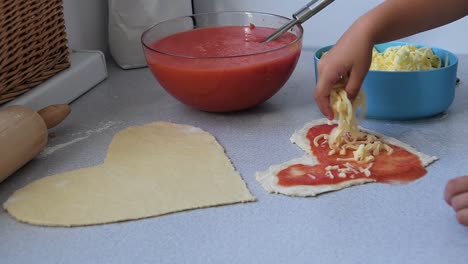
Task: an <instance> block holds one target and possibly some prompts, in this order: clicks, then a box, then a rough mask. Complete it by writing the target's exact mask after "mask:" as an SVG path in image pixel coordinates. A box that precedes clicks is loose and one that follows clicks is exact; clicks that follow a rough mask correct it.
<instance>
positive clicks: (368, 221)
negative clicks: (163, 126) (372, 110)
mask: <svg viewBox="0 0 468 264" xmlns="http://www.w3.org/2000/svg"><path fill="white" fill-rule="evenodd" d="M467 64H468V56H462V57H461V58H460V65H459V72H458V76H459V77H460V79H461V83H460V85H459V86H458V87H457V88H456V89H457V91H456V98H455V101H454V103H453V105H452V106H451V107H450V109H449V111H448V112H447V113H446V114H443V115H439V116H437V117H433V118H429V119H424V120H419V121H412V122H388V121H378V120H365V121H364V122H362V123H361V125H362V126H364V127H366V128H369V129H372V130H376V131H378V132H380V133H384V134H386V135H388V136H392V137H395V138H397V139H399V140H401V141H403V142H405V143H408V144H410V145H413V146H414V147H416V148H417V149H418V150H420V151H422V152H424V153H426V154H429V155H434V156H437V157H439V158H440V160H438V161H437V162H435V163H434V164H432V165H431V166H429V167H428V173H427V175H426V176H425V177H423V178H422V179H420V180H417V181H415V182H412V183H410V184H407V185H401V186H393V185H385V184H367V185H362V186H357V187H352V188H348V189H344V190H342V191H338V192H332V193H328V194H324V195H321V196H319V197H316V198H292V197H287V196H283V195H275V194H269V193H267V192H265V191H264V190H263V189H262V187H261V186H260V185H259V184H258V183H257V182H256V180H255V172H256V171H260V170H265V169H266V168H268V166H269V165H272V164H278V163H281V162H283V161H287V160H290V159H292V158H295V157H299V156H300V155H302V154H303V152H302V151H301V150H300V149H299V148H298V147H296V146H295V145H293V144H291V143H290V141H289V137H290V136H291V134H292V133H293V132H294V131H295V130H296V129H299V128H301V127H302V125H303V124H304V123H306V122H308V121H311V120H313V119H317V118H321V117H322V116H321V114H320V113H319V111H318V108H317V106H316V105H315V103H314V100H313V88H314V84H315V79H314V78H315V76H314V69H313V52H312V51H310V50H309V51H307V50H305V51H304V52H303V53H302V55H301V59H300V61H299V63H298V66H297V68H296V71H295V72H294V73H293V76H292V77H291V79H290V80H289V82H288V83H287V84H286V86H285V87H283V89H282V90H281V91H280V92H279V93H278V94H276V95H275V96H274V97H273V98H271V99H270V100H269V101H268V102H267V103H265V104H263V105H261V106H259V107H257V108H255V109H252V110H249V111H244V112H240V113H234V114H212V113H211V114H210V113H205V112H200V111H197V110H193V109H191V108H188V107H186V106H184V105H182V104H180V103H179V102H177V101H176V100H175V99H173V98H172V97H171V96H169V95H168V94H167V93H166V92H165V91H164V90H163V89H162V88H161V87H160V86H159V85H158V84H157V83H156V81H155V80H154V78H153V76H152V75H151V73H150V72H149V70H148V69H147V68H144V69H137V70H128V71H123V70H120V69H119V68H117V67H115V66H113V65H112V64H111V65H109V78H108V79H107V80H106V81H104V82H102V83H101V84H99V85H98V86H97V87H95V88H94V89H92V90H90V91H89V92H88V93H86V94H85V95H83V96H82V97H81V98H79V99H78V100H76V101H75V102H74V103H73V104H72V105H71V107H72V114H71V115H70V116H69V117H68V118H67V119H66V120H65V122H63V123H62V124H61V125H59V126H58V127H57V128H55V129H54V130H52V131H51V132H53V134H54V135H55V136H54V137H52V138H51V139H50V140H49V144H48V147H47V148H46V149H45V150H44V152H43V153H42V154H41V155H40V156H39V157H37V158H36V159H35V160H33V161H32V162H30V163H29V164H28V165H27V166H25V167H23V168H22V169H21V170H19V171H18V172H17V173H16V174H15V175H12V176H11V177H10V178H8V179H7V180H6V181H4V182H3V183H1V184H0V203H3V202H4V201H5V200H6V199H7V198H8V197H9V196H10V195H11V194H12V193H13V192H14V191H15V190H16V189H18V188H20V187H22V186H24V185H26V184H28V183H30V182H32V181H33V180H35V179H39V178H42V177H45V176H47V175H52V174H55V173H59V172H64V171H69V170H74V169H78V168H82V167H89V166H93V165H96V164H99V163H101V162H102V161H103V159H104V156H105V153H106V151H107V146H108V144H109V143H110V141H111V139H112V137H113V135H114V134H115V133H116V132H117V131H119V130H121V129H123V128H126V127H128V126H132V125H141V124H145V123H149V122H154V121H171V122H176V123H183V124H190V125H194V126H198V127H200V128H202V129H204V130H206V131H208V132H210V133H212V134H213V135H214V136H215V137H216V138H217V139H218V140H219V142H220V143H221V144H222V145H223V146H224V147H225V149H226V151H227V154H228V155H229V157H230V158H231V160H232V162H233V163H234V165H235V167H236V168H237V169H238V170H239V171H240V173H241V175H242V176H243V178H244V180H245V181H246V182H247V185H248V187H249V189H250V190H251V192H252V193H253V195H254V196H256V197H257V199H258V201H257V202H253V203H247V204H236V205H229V206H220V207H216V208H207V209H199V210H192V211H186V212H181V213H175V214H170V215H165V216H161V217H154V218H148V219H143V220H138V221H129V222H123V223H116V224H108V225H99V226H90V227H76V228H47V227H38V226H32V225H27V224H22V223H18V222H16V221H15V220H13V219H12V218H11V217H10V216H9V215H8V214H7V213H6V212H5V211H3V210H2V211H0V263H2V264H10V263H79V264H85V263H115V264H116V263H386V264H390V263H397V264H401V263H425V264H430V263H451V264H457V263H460V264H461V263H463V264H465V263H468V227H464V226H461V225H459V224H458V223H457V222H456V219H455V217H454V212H453V211H452V209H451V208H450V207H449V206H447V205H446V204H445V202H444V200H443V190H444V187H445V184H446V182H447V180H448V179H450V178H453V177H455V176H459V175H464V174H468V84H467V82H468V65H467Z"/></svg>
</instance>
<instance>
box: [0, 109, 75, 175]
mask: <svg viewBox="0 0 468 264" xmlns="http://www.w3.org/2000/svg"><path fill="white" fill-rule="evenodd" d="M69 113H70V107H69V106H68V105H66V104H60V105H50V106H47V107H45V108H43V109H41V110H40V111H38V112H35V111H33V110H31V109H29V108H27V107H24V106H19V105H14V106H9V107H6V108H5V109H2V110H0V182H2V181H3V180H5V179H6V178H7V177H8V176H10V175H11V174H13V173H14V172H15V171H16V170H18V169H19V168H21V167H22V166H23V165H25V164H26V163H27V162H28V161H30V160H32V159H33V158H34V157H35V156H36V155H37V154H39V152H41V151H42V149H44V147H45V145H46V144H47V139H48V131H47V130H48V129H49V128H52V127H55V126H56V125H58V124H59V123H60V122H62V121H63V120H64V119H65V118H66V117H67V116H68V114H69Z"/></svg>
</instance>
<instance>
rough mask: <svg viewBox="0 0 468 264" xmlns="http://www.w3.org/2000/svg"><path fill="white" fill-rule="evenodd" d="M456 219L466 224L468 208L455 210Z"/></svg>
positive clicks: (467, 222)
mask: <svg viewBox="0 0 468 264" xmlns="http://www.w3.org/2000/svg"><path fill="white" fill-rule="evenodd" d="M457 220H458V222H459V223H460V224H462V225H466V226H468V208H465V209H463V210H460V211H458V212H457Z"/></svg>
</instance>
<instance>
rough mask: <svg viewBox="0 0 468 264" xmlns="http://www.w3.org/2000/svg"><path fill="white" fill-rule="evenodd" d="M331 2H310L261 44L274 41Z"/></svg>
mask: <svg viewBox="0 0 468 264" xmlns="http://www.w3.org/2000/svg"><path fill="white" fill-rule="evenodd" d="M333 1H334V0H312V1H311V2H309V3H308V4H307V5H306V6H304V7H303V8H301V9H299V10H298V11H297V12H296V13H294V14H293V18H294V19H293V20H291V21H289V22H288V23H286V24H284V25H283V26H281V27H280V28H279V29H278V30H276V31H275V32H273V34H271V35H270V36H268V37H267V38H266V39H264V40H263V41H262V42H268V41H271V40H274V39H276V38H277V37H279V36H281V34H283V33H284V32H286V31H288V30H289V29H290V28H292V27H294V26H295V25H296V24H302V23H304V22H305V21H306V20H307V19H309V18H311V17H312V16H313V15H315V14H317V13H318V12H320V11H321V10H322V9H324V8H325V7H327V6H328V5H329V4H331V3H332V2H333Z"/></svg>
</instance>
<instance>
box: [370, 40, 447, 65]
mask: <svg viewBox="0 0 468 264" xmlns="http://www.w3.org/2000/svg"><path fill="white" fill-rule="evenodd" d="M445 63H446V64H447V63H448V61H447V60H446V62H445ZM441 67H442V60H441V58H440V57H439V56H437V55H436V54H434V52H433V51H432V49H431V48H429V47H421V48H418V47H416V46H415V45H402V46H393V47H389V48H387V49H386V50H385V51H384V52H382V53H381V52H378V51H377V50H376V49H375V48H374V49H373V50H372V63H371V66H370V70H378V71H421V70H431V69H438V68H441Z"/></svg>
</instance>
